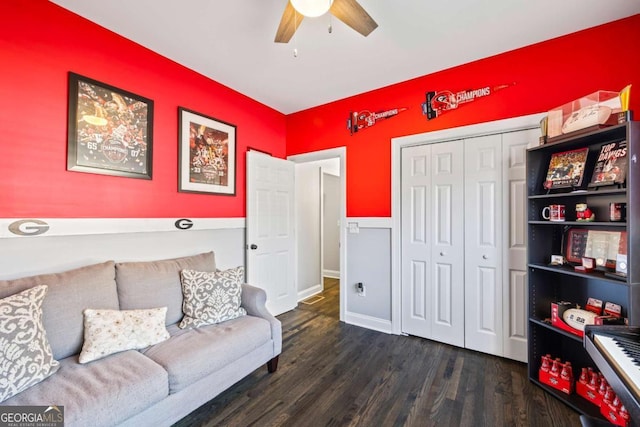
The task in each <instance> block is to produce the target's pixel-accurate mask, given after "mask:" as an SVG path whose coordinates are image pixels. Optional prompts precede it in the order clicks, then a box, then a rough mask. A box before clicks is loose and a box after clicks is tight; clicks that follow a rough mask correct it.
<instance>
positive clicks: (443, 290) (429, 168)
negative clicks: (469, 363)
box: [402, 141, 464, 346]
mask: <svg viewBox="0 0 640 427" xmlns="http://www.w3.org/2000/svg"><path fill="white" fill-rule="evenodd" d="M462 148H463V146H462V144H460V143H459V141H451V142H444V143H439V144H432V145H421V146H417V147H409V148H405V149H403V150H402V203H403V209H402V242H403V244H402V286H403V288H402V329H403V332H405V333H408V334H410V335H416V336H420V337H423V338H429V339H434V340H437V341H440V342H444V343H447V344H452V345H456V346H463V345H464V312H463V310H464V222H463V218H464V216H463V210H464V197H463V196H464V194H463V176H464V173H463V167H464V163H463V155H462V154H463V153H462Z"/></svg>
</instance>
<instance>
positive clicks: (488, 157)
mask: <svg viewBox="0 0 640 427" xmlns="http://www.w3.org/2000/svg"><path fill="white" fill-rule="evenodd" d="M464 147H465V148H464V158H465V168H464V173H465V175H464V180H465V206H464V211H465V221H464V222H465V256H464V260H465V279H464V280H465V313H466V317H465V347H466V348H469V349H472V350H477V351H482V352H485V353H490V354H495V355H499V356H502V354H503V349H502V345H503V342H502V341H503V340H502V326H503V322H502V247H503V244H502V214H503V211H502V206H503V203H502V135H500V134H496V135H488V136H482V137H477V138H470V139H466V140H465V141H464Z"/></svg>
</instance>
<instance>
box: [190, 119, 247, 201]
mask: <svg viewBox="0 0 640 427" xmlns="http://www.w3.org/2000/svg"><path fill="white" fill-rule="evenodd" d="M178 111H179V117H180V119H179V121H180V123H179V129H180V135H179V138H178V139H179V142H178V152H179V168H178V169H179V172H178V191H180V192H187V193H211V194H223V195H231V196H233V195H235V194H236V127H235V126H234V125H232V124H229V123H225V122H223V121H220V120H217V119H214V118H213V117H207V116H205V115H202V114H200V113H196V112H194V111H189V110H187V109H185V108H182V107H180V108H178Z"/></svg>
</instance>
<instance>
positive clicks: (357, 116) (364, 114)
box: [347, 108, 408, 135]
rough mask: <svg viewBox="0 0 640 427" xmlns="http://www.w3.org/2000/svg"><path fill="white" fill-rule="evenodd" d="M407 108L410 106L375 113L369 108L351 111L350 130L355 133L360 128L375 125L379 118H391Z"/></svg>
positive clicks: (348, 122) (348, 121)
mask: <svg viewBox="0 0 640 427" xmlns="http://www.w3.org/2000/svg"><path fill="white" fill-rule="evenodd" d="M407 110H408V108H394V109H391V110H386V111H377V112H375V113H372V112H371V111H369V110H365V111H360V112H357V111H356V112H351V113H350V114H349V119H348V120H347V129H349V132H351V135H353V134H354V133H356V132H358V131H359V130H362V129H366V128H368V127H371V126H373V125H375V124H376V122H377V121H379V120H384V119H390V118H391V117H395V116H397V115H398V114H400V113H402V112H404V111H407Z"/></svg>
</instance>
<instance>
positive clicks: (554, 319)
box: [551, 302, 584, 338]
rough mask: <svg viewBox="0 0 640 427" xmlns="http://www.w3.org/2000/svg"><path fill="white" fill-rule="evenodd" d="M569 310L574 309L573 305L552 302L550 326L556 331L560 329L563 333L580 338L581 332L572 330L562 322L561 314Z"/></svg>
mask: <svg viewBox="0 0 640 427" xmlns="http://www.w3.org/2000/svg"><path fill="white" fill-rule="evenodd" d="M570 308H575V305H574V304H571V303H568V302H560V303H555V302H552V303H551V324H552V325H553V326H555V327H556V328H558V329H562V330H563V331H566V332H569V333H572V334H574V335H577V336H579V337H580V338H582V337H584V332H583V331H581V330H578V329H574V328H572V327H571V326H569V325H567V324H566V323H565V321H564V320H562V314H563V313H564V312H565V311H566V310H568V309H570Z"/></svg>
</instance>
